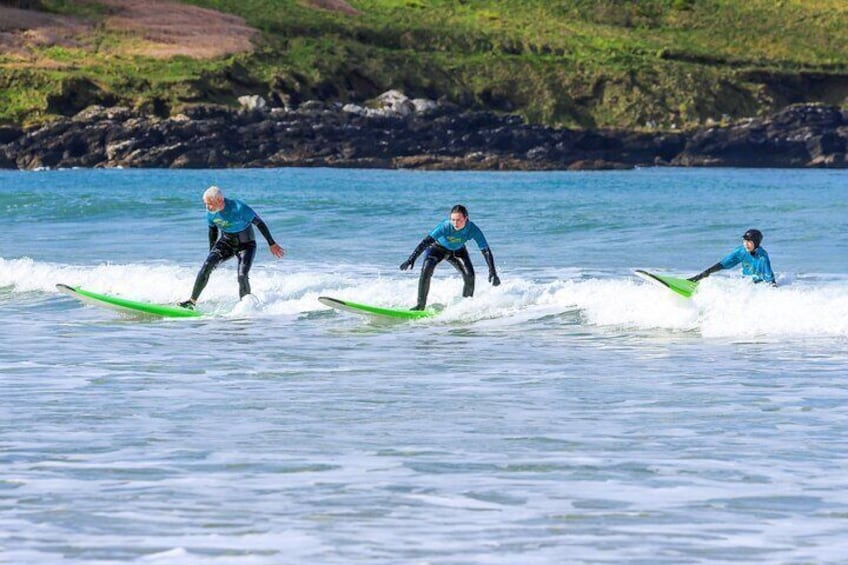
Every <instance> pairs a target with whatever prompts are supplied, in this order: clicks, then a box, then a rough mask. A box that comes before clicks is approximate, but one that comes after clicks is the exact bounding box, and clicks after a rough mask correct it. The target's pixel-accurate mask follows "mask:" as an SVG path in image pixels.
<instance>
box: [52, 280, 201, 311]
mask: <svg viewBox="0 0 848 565" xmlns="http://www.w3.org/2000/svg"><path fill="white" fill-rule="evenodd" d="M56 288H57V289H58V290H59V291H60V292H64V293H65V294H68V295H70V296H73V297H74V298H76V299H77V300H80V301H82V302H85V303H86V304H92V305H94V306H101V307H103V308H110V309H112V310H118V311H119V312H124V313H129V314H135V315H136V316H157V317H160V318H196V317H198V316H202V315H203V314H201V313H200V312H198V311H196V310H189V309H188V308H181V307H179V306H170V305H166V304H149V303H147V302H137V301H135V300H127V299H126V298H118V297H117V296H109V295H107V294H98V293H96V292H91V291H90V290H83V289H81V288H79V287H73V286H68V285H66V284H57V285H56Z"/></svg>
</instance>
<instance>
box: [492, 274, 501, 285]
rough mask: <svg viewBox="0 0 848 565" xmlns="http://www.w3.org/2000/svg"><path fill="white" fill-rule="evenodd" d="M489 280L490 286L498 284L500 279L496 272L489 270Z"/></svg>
mask: <svg viewBox="0 0 848 565" xmlns="http://www.w3.org/2000/svg"><path fill="white" fill-rule="evenodd" d="M489 282H490V283H492V286H500V284H501V279H500V278H499V277H498V274H497V273H496V272H494V271H489Z"/></svg>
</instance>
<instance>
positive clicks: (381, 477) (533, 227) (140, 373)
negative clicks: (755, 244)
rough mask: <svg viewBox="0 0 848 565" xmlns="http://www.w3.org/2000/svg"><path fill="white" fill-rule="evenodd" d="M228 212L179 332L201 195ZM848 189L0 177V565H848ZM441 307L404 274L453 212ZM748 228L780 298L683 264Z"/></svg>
mask: <svg viewBox="0 0 848 565" xmlns="http://www.w3.org/2000/svg"><path fill="white" fill-rule="evenodd" d="M210 184H217V185H219V186H220V187H221V188H222V189H223V190H224V192H225V193H226V195H227V196H230V197H234V198H240V199H243V200H244V201H246V202H247V203H248V204H250V205H251V206H252V207H253V208H254V209H255V210H256V211H257V212H258V213H259V214H260V215H261V216H262V218H263V219H264V220H265V222H266V223H267V224H268V226H269V227H270V229H271V231H272V233H273V235H274V237H275V238H276V239H277V241H278V242H280V243H281V244H282V245H283V246H284V247H285V248H286V250H287V252H288V253H287V255H286V257H285V258H284V259H282V260H276V259H274V258H273V257H272V256H271V254H270V253H269V252H268V249H267V246H266V245H265V244H264V242H263V241H262V239H261V236H259V235H258V234H257V237H259V249H258V252H257V256H256V261H255V264H254V267H253V270H252V272H251V284H252V287H253V295H254V298H253V299H252V300H245V301H242V302H239V301H238V295H237V294H238V286H237V282H236V273H235V267H234V262H230V263H228V264H225V265H224V266H222V267H220V268H219V269H218V270H217V271H215V272H214V273H213V275H212V277H211V280H210V283H209V285H208V287H207V288H206V290H205V291H204V293H203V295H202V296H201V299H200V303H199V308H200V309H201V310H202V311H203V312H204V313H206V314H208V315H207V316H204V317H202V318H197V319H180V320H162V319H149V318H134V317H127V316H122V315H119V314H117V313H115V312H112V311H110V310H106V309H101V308H97V307H92V306H87V305H83V304H81V303H80V302H78V301H76V300H74V299H73V298H71V297H68V296H67V295H64V294H61V293H59V292H58V291H57V290H56V289H55V285H56V284H57V283H64V284H68V285H73V286H81V287H83V288H86V289H89V290H93V291H96V292H103V293H108V294H113V295H117V296H121V297H125V298H130V299H134V300H142V301H148V302H158V303H174V302H177V301H179V300H184V299H186V298H187V297H188V295H189V293H190V291H191V287H192V284H193V281H194V277H195V275H196V273H197V270H198V268H199V267H200V265H201V263H202V262H203V259H204V258H205V255H206V252H207V249H208V241H207V229H206V224H205V218H204V214H205V209H204V207H203V203H202V201H201V194H202V192H203V190H204V189H205V188H206V187H207V186H209V185H210ZM846 202H848V172H845V171H786V170H729V169H715V170H679V169H641V170H633V171H626V172H585V173H584V172H579V173H577V172H569V173H565V172H562V173H480V172H455V173H448V172H407V171H371V170H365V171H363V170H355V171H353V170H325V169H313V170H309V169H306V170H304V169H277V170H206V171H161V170H152V171H143V170H92V171H85V170H71V171H42V172H4V173H0V212H2V214H3V217H4V219H5V222H4V224H5V228H4V230H3V231H4V234H3V237H2V240H0V313H2V323H1V324H0V343H2V347H1V348H0V562H4V563H39V564H40V563H50V562H58V561H62V562H70V563H74V562H78V563H118V562H139V563H204V564H205V563H354V562H360V563H457V564H460V563H503V564H514V563H522V564H534V563H622V562H627V563H716V562H728V563H729V562H733V563H843V562H845V560H846V559H848V238H846V233H848V204H846ZM457 203H462V204H465V205H466V206H467V207H468V209H469V211H470V217H471V219H472V221H474V222H476V223H477V224H478V225H479V226H480V228H481V229H482V230H483V232H484V233H485V235H486V237H487V239H488V241H489V243H490V245H491V248H492V251H493V253H494V257H495V261H496V263H497V266H498V273H499V275H500V278H501V280H502V281H503V283H502V284H501V285H500V286H499V287H496V288H495V287H492V286H491V285H489V284H488V282H487V270H486V267H485V262H484V261H483V258H482V256H481V255H480V254H479V251H478V250H477V248H476V246H475V245H474V244H473V243H471V244H470V249H469V251H470V254H471V257H472V259H473V261H474V264H475V266H476V269H477V288H476V292H475V296H474V297H473V298H471V299H462V298H461V294H462V283H461V278H460V276H459V275H458V273H456V272H455V271H454V269H453V268H452V267H451V266H450V265H448V264H447V263H443V264H442V265H440V266H439V268H438V269H437V270H436V274H435V276H434V277H433V283H432V290H431V293H430V303H434V304H438V305H440V306H441V307H442V308H443V310H442V312H441V314H440V315H439V316H437V317H435V318H432V319H427V320H422V321H416V322H408V323H393V324H381V323H375V322H373V321H369V320H367V319H365V318H362V317H359V316H355V315H351V314H346V313H341V312H336V311H334V310H330V309H328V308H326V307H324V306H323V305H322V304H320V303H319V302H318V301H317V298H318V297H319V296H324V295H326V296H332V297H337V298H342V299H348V300H353V301H357V302H367V303H371V304H376V305H380V306H391V307H408V306H411V305H412V304H414V303H415V297H416V287H417V278H418V276H417V272H418V271H417V269H418V268H420V259H419V262H418V263H417V264H416V270H415V271H412V272H402V271H400V270H399V269H398V265H400V263H401V262H403V260H404V259H406V258H407V256H408V255H409V253H410V252H411V251H412V250H413V249H414V248H415V246H416V245H417V244H418V242H419V241H420V240H421V239H422V238H423V237H424V236H426V235H427V233H428V232H429V231H430V230H431V229H432V228H433V227H434V226H435V225H436V224H437V223H439V222H440V221H442V220H444V219H445V218H447V216H448V213H449V210H450V208H451V206H453V205H454V204H457ZM749 228H758V229H760V230H762V231H763V232H764V234H765V239H764V241H763V247H765V248H766V249H767V250H768V252H769V254H770V256H771V259H772V266H773V268H774V270H775V272H776V274H777V280H778V283H779V286H778V287H777V288H772V287H769V286H765V285H754V284H752V283H750V282H749V281H747V280H745V279H743V278H742V277H741V276H740V274H739V270H738V269H735V270H732V271H723V272H720V273H717V274H715V275H713V276H712V277H710V278H709V279H706V280H705V281H703V282H702V283H701V285H700V288H699V291H698V292H697V294H696V295H695V296H694V297H693V298H692V299H691V300H685V299H682V298H680V297H677V296H676V295H674V294H672V293H670V292H668V291H665V290H663V289H661V288H657V287H655V286H651V285H649V284H647V283H645V282H644V281H642V280H641V279H638V278H636V277H634V276H633V274H632V271H633V270H634V269H636V268H642V269H647V270H651V271H655V272H658V273H665V274H671V275H677V276H691V275H694V274H696V273H698V272H700V271H701V270H703V269H705V268H706V267H708V266H710V265H712V264H714V263H715V262H716V261H718V260H719V259H721V258H722V257H723V256H724V255H725V254H727V253H728V252H730V251H731V250H732V249H733V248H734V247H736V246H738V245H740V244H741V239H740V238H741V234H742V233H743V232H744V231H745V230H747V229H749Z"/></svg>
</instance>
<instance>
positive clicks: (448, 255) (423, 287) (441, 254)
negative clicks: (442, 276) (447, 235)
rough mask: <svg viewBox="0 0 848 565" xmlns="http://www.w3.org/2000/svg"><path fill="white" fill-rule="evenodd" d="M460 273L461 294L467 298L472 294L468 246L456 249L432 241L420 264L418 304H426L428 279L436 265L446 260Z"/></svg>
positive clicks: (428, 287)
mask: <svg viewBox="0 0 848 565" xmlns="http://www.w3.org/2000/svg"><path fill="white" fill-rule="evenodd" d="M446 259H447V262H448V263H450V264H451V265H453V266H454V268H455V269H456V270H457V271H459V273H460V274H461V275H462V296H463V297H464V298H468V297H471V296H474V265H472V264H471V257H469V256H468V248H466V247H465V246H464V245H463V246H462V247H460V248H459V249H456V250H450V249H447V248H446V247H442V246H441V245H439V244H438V243H433V244H432V245H431V246H430V247H428V248H427V250H426V251H424V264H423V265H422V266H421V276H420V277H419V278H418V304H417V307H418V308H421V309H423V308H424V306H425V305H426V304H427V295H428V294H430V279H431V278H432V277H433V271H435V270H436V265H438V264H439V263H441V262H442V261H444V260H446Z"/></svg>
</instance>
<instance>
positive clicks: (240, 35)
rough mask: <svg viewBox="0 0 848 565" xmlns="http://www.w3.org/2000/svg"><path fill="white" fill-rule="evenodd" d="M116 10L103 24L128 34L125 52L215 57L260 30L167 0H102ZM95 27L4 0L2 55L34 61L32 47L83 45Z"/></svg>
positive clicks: (237, 48) (242, 45)
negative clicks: (24, 8)
mask: <svg viewBox="0 0 848 565" xmlns="http://www.w3.org/2000/svg"><path fill="white" fill-rule="evenodd" d="M99 2H100V3H101V4H106V5H108V6H110V7H111V8H112V9H113V10H114V12H113V13H112V14H111V15H108V16H106V18H105V19H104V21H103V26H104V28H105V29H106V30H108V31H111V32H118V33H124V34H127V36H128V39H130V40H129V41H127V42H126V46H122V47H121V48H120V50H121V51H120V53H121V54H126V55H143V56H148V57H158V58H167V57H173V56H175V55H184V56H187V57H193V58H198V59H202V58H213V57H221V56H224V55H229V54H232V53H240V52H244V51H250V50H252V49H253V43H252V40H253V38H254V36H255V35H257V34H258V31H257V30H256V29H254V28H252V27H250V26H248V25H247V24H246V23H245V22H244V20H243V19H242V18H239V17H237V16H233V15H230V14H224V13H221V12H217V11H215V10H208V9H205V8H199V7H196V6H187V5H183V4H178V3H176V2H169V1H167V0H99ZM93 30H94V24H93V23H92V22H86V21H83V20H80V19H77V18H72V17H67V16H57V15H52V14H45V13H42V12H34V11H31V10H19V9H17V8H9V7H2V6H0V50H2V53H3V55H5V56H8V57H13V58H18V59H25V60H29V61H31V62H32V61H34V58H35V56H34V52H33V49H36V48H43V47H50V46H62V47H82V48H85V45H87V42H86V39H87V38H89V37H90V35H91V33H92V32H93Z"/></svg>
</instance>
